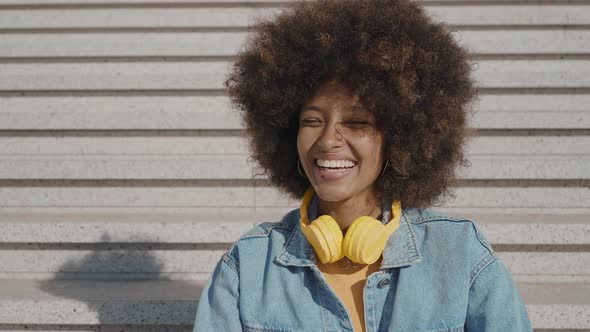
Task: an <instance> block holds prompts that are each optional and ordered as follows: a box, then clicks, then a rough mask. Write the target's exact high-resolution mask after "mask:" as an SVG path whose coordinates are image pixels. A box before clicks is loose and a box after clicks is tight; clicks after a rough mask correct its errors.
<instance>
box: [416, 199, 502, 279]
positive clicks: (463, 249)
mask: <svg viewBox="0 0 590 332" xmlns="http://www.w3.org/2000/svg"><path fill="white" fill-rule="evenodd" d="M404 214H406V218H407V220H408V222H409V223H410V224H411V225H412V228H413V229H414V230H415V232H416V236H417V240H418V243H419V244H420V247H422V250H423V251H426V252H425V254H429V253H432V254H436V253H440V252H441V251H442V252H444V254H445V255H447V258H448V259H453V257H455V259H457V260H461V261H462V262H463V263H465V264H466V267H468V268H469V269H470V270H471V271H470V273H471V275H472V277H474V276H475V275H477V274H478V273H479V272H480V271H481V270H482V269H483V268H484V267H486V266H487V265H488V264H490V263H491V262H492V261H494V260H495V259H497V258H498V257H497V256H496V253H495V251H494V249H493V247H492V245H491V244H490V241H489V240H488V237H487V235H486V234H485V233H484V232H483V231H482V229H481V228H480V227H479V226H478V225H477V223H476V221H473V220H471V219H469V218H464V217H461V216H455V215H449V214H447V213H443V212H440V211H437V210H434V209H408V210H407V211H406V210H404Z"/></svg>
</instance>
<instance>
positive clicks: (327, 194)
mask: <svg viewBox="0 0 590 332" xmlns="http://www.w3.org/2000/svg"><path fill="white" fill-rule="evenodd" d="M349 188H350V186H347V185H338V186H336V185H326V184H321V185H319V186H317V187H314V190H315V193H316V195H318V197H319V198H320V199H322V200H323V201H326V202H339V201H343V200H345V199H347V198H350V197H351V196H353V195H352V193H351V192H350V190H349Z"/></svg>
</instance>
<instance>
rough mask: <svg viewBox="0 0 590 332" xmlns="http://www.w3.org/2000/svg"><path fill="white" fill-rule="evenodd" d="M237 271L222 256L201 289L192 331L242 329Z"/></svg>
mask: <svg viewBox="0 0 590 332" xmlns="http://www.w3.org/2000/svg"><path fill="white" fill-rule="evenodd" d="M238 283H239V279H238V274H237V272H236V271H235V270H234V269H233V268H232V267H231V266H230V265H229V264H228V263H227V262H226V261H225V260H224V259H223V258H222V259H220V260H219V262H218V263H217V266H216V267H215V270H214V271H213V274H212V275H211V277H210V278H209V280H208V281H207V284H206V285H205V288H204V289H203V291H202V293H201V296H200V299H199V304H198V307H197V317H196V319H195V325H194V328H193V332H205V331H242V323H241V321H240V311H239V307H238V301H239V297H240V294H239V289H238Z"/></svg>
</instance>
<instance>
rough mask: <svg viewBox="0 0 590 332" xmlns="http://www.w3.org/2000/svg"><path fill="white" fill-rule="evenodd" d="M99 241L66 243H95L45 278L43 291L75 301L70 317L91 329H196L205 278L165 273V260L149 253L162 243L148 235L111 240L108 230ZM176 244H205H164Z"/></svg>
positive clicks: (66, 309)
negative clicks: (133, 240) (134, 239)
mask: <svg viewBox="0 0 590 332" xmlns="http://www.w3.org/2000/svg"><path fill="white" fill-rule="evenodd" d="M100 242H101V243H98V244H96V243H93V244H88V245H87V244H64V245H62V249H66V250H83V249H84V246H89V247H90V246H91V247H92V248H93V252H92V253H89V254H88V255H86V256H84V257H83V258H82V259H75V260H72V261H69V262H66V263H65V264H63V265H62V266H61V267H60V269H59V272H57V273H56V275H55V278H54V279H52V280H47V281H43V282H41V289H42V290H43V291H44V292H47V293H49V294H52V295H54V296H58V297H62V298H65V299H70V300H74V301H72V302H73V303H72V304H71V307H68V306H65V307H64V308H63V311H64V312H63V314H64V315H69V317H70V318H69V319H68V321H70V322H72V323H73V324H76V326H77V328H79V329H83V330H85V329H88V330H89V331H125V332H131V331H134V332H135V331H192V326H193V324H194V319H195V315H196V308H197V301H198V297H199V296H200V293H201V290H202V288H203V286H204V281H203V280H174V279H171V278H168V277H166V276H164V275H162V269H163V267H164V262H162V261H161V260H160V259H158V258H157V257H156V256H155V255H153V254H152V253H150V249H153V248H157V249H158V250H161V248H162V244H157V243H153V242H154V241H149V239H146V238H144V239H143V240H138V241H137V243H109V235H108V234H103V235H102V238H101V241H100ZM175 245H176V246H181V247H182V246H187V245H188V246H190V248H194V247H199V246H203V245H199V244H186V245H185V244H165V245H163V246H164V247H165V248H166V247H174V246H175ZM204 246H207V245H206V244H205V245H204ZM174 248H175V249H176V247H174ZM203 249H206V248H203ZM205 281H206V280H205ZM76 302H83V303H84V305H83V306H81V305H79V304H77V303H76ZM66 303H68V302H66ZM60 310H62V309H60ZM76 316H77V317H76ZM78 323H79V324H78Z"/></svg>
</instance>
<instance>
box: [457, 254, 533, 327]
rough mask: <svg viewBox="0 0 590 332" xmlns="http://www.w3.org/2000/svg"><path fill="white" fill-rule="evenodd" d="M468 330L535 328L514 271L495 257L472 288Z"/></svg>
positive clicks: (467, 323)
mask: <svg viewBox="0 0 590 332" xmlns="http://www.w3.org/2000/svg"><path fill="white" fill-rule="evenodd" d="M465 331H473V332H475V331H477V332H491V331H511V332H523V331H526V332H530V331H533V329H532V327H531V322H530V320H529V316H528V313H527V310H526V307H525V305H524V303H523V301H522V299H521V297H520V295H519V294H518V290H517V288H516V285H515V284H514V280H513V279H512V276H511V275H510V271H508V269H507V268H506V266H505V265H504V263H503V262H502V261H500V259H499V258H495V259H494V260H492V262H491V263H489V264H488V265H487V266H486V267H484V268H483V270H482V271H480V273H479V274H478V275H477V276H476V278H475V280H474V281H473V283H472V285H471V288H470V289H469V302H468V304H467V319H466V322H465Z"/></svg>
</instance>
